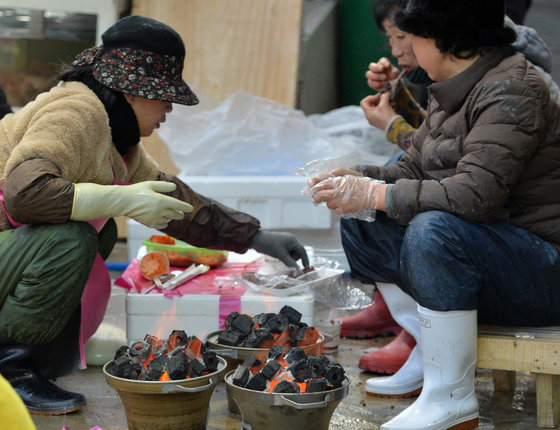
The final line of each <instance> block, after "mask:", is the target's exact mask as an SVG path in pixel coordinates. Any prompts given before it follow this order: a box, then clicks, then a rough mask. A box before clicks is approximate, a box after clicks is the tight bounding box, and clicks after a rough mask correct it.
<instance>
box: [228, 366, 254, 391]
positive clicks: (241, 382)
mask: <svg viewBox="0 0 560 430" xmlns="http://www.w3.org/2000/svg"><path fill="white" fill-rule="evenodd" d="M250 376H251V371H250V370H249V369H247V368H246V367H245V366H243V365H241V364H238V365H237V368H236V369H235V371H234V372H233V375H231V380H232V382H233V385H237V386H238V387H244V386H245V385H247V382H248V381H249V377H250Z"/></svg>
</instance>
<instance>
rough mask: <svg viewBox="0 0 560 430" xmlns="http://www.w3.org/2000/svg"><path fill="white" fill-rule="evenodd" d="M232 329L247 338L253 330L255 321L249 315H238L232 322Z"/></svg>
mask: <svg viewBox="0 0 560 430" xmlns="http://www.w3.org/2000/svg"><path fill="white" fill-rule="evenodd" d="M230 328H231V329H232V330H234V331H236V332H238V333H242V334H244V335H245V336H247V335H248V334H249V333H251V330H252V328H253V319H252V318H251V317H250V316H249V315H247V314H241V315H238V316H237V318H234V319H233V320H232V321H231V325H230Z"/></svg>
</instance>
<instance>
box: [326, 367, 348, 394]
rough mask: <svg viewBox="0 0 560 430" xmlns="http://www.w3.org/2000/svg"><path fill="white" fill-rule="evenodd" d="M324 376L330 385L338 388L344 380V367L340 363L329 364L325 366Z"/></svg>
mask: <svg viewBox="0 0 560 430" xmlns="http://www.w3.org/2000/svg"><path fill="white" fill-rule="evenodd" d="M325 378H327V382H328V384H329V385H330V386H331V387H334V388H338V387H340V386H341V385H342V381H344V369H343V368H342V366H341V365H340V364H330V365H328V366H327V371H326V372H325Z"/></svg>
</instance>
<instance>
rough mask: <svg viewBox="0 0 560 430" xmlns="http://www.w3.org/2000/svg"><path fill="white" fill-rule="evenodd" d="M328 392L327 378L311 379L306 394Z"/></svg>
mask: <svg viewBox="0 0 560 430" xmlns="http://www.w3.org/2000/svg"><path fill="white" fill-rule="evenodd" d="M321 391H327V380H326V379H325V378H318V379H309V380H308V381H307V386H306V387H305V392H306V393H320V392H321Z"/></svg>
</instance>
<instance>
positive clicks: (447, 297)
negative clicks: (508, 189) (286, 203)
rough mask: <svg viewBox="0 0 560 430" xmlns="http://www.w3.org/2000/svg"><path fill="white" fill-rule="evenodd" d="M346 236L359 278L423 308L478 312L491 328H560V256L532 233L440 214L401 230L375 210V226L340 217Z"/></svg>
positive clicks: (425, 216)
mask: <svg viewBox="0 0 560 430" xmlns="http://www.w3.org/2000/svg"><path fill="white" fill-rule="evenodd" d="M341 236H342V245H343V247H344V251H345V253H346V256H347V259H348V263H349V264H350V268H351V269H352V272H353V274H354V275H355V276H356V277H357V278H358V279H360V280H361V281H362V282H366V283H372V282H375V281H378V282H390V283H395V284H397V285H398V286H399V287H400V288H401V289H402V290H403V291H405V292H406V293H407V294H409V295H410V296H412V297H413V298H414V299H415V300H416V301H417V302H418V303H419V304H420V305H422V306H424V307H426V308H429V309H433V310H437V311H450V310H472V309H478V318H479V322H480V323H486V324H499V325H509V326H515V325H521V326H546V325H559V324H560V312H558V309H560V254H559V252H558V250H557V249H556V248H555V247H554V246H553V245H552V244H550V243H548V242H546V241H544V240H542V239H540V238H539V237H537V236H535V235H534V234H532V233H530V232H528V231H527V230H524V229H522V228H519V227H516V226H513V225H511V224H508V223H504V222H492V223H473V222H469V221H465V220H463V219H461V218H459V217H456V216H454V215H452V214H449V213H447V212H440V211H431V212H424V213H421V214H419V215H417V216H416V217H414V218H413V219H412V221H411V222H410V223H409V225H408V226H402V225H400V224H398V223H397V222H395V221H393V220H391V219H389V218H387V216H386V215H385V213H384V212H377V214H376V220H375V221H374V222H371V223H368V222H365V221H360V220H356V219H342V220H341Z"/></svg>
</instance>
